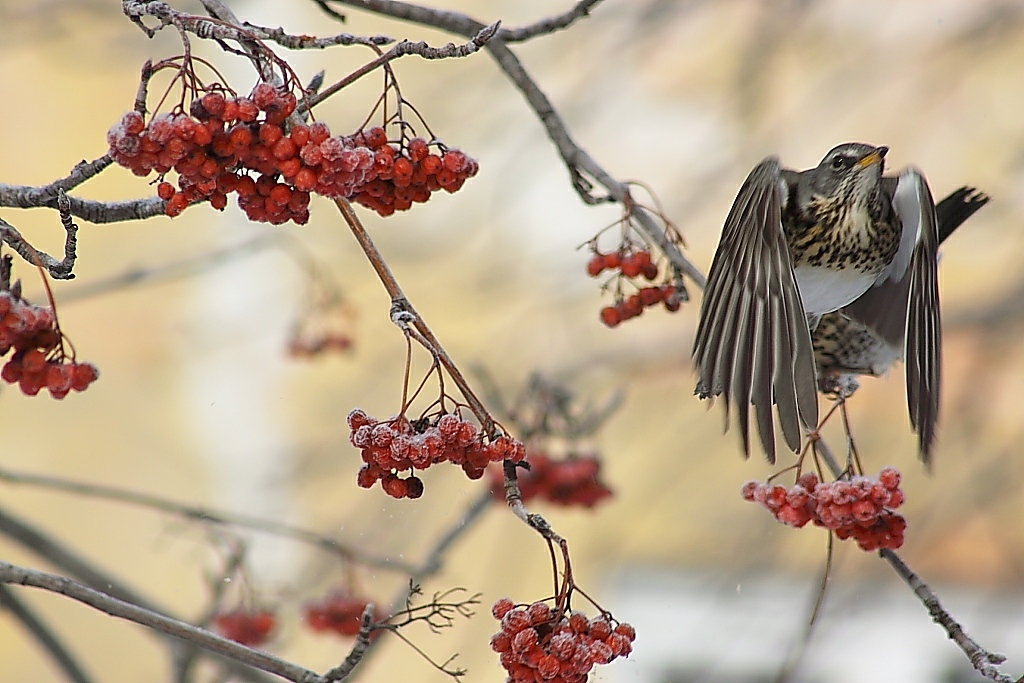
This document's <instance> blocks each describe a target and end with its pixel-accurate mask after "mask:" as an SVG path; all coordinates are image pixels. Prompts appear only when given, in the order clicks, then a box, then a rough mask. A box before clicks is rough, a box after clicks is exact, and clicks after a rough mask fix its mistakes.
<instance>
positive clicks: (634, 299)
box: [601, 285, 682, 327]
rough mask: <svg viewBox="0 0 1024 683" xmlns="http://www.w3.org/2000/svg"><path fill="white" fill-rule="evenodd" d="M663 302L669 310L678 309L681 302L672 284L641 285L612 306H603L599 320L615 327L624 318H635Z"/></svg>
mask: <svg viewBox="0 0 1024 683" xmlns="http://www.w3.org/2000/svg"><path fill="white" fill-rule="evenodd" d="M660 303H663V304H665V308H666V309H667V310H669V311H678V310H679V307H680V306H681V305H682V302H681V301H680V299H679V296H678V295H677V294H676V288H675V286H674V285H662V286H660V287H643V288H641V289H640V290H639V291H637V293H636V294H633V295H632V296H629V297H626V298H625V299H623V300H622V301H619V302H618V303H617V304H615V305H614V306H605V307H604V308H602V309H601V322H603V323H604V324H605V325H607V326H608V327H615V326H616V325H618V324H619V323H621V322H623V321H624V320H629V319H630V318H635V317H637V316H638V315H640V314H641V313H643V312H644V309H645V308H650V307H651V306H655V305H657V304H660Z"/></svg>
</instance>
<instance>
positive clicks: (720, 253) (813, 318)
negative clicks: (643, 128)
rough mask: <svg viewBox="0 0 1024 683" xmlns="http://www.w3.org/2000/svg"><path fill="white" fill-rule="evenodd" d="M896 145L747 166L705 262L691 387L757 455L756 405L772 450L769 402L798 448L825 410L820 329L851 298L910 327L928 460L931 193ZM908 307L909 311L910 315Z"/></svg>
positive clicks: (912, 391) (879, 320)
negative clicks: (889, 165) (801, 165)
mask: <svg viewBox="0 0 1024 683" xmlns="http://www.w3.org/2000/svg"><path fill="white" fill-rule="evenodd" d="M887 152H888V148H887V147H885V146H874V145H869V144H865V143H860V142H847V143H843V144H841V145H838V146H836V147H834V148H832V149H831V150H829V152H828V153H827V154H826V155H825V156H824V157H823V158H822V159H821V161H820V162H819V163H818V165H817V166H815V167H814V168H811V169H808V170H805V171H794V170H791V169H787V168H783V167H782V166H781V165H780V162H779V159H778V158H777V157H775V156H770V157H767V158H766V159H764V160H763V161H761V162H760V163H759V164H757V166H755V167H754V169H753V170H752V171H751V172H750V174H749V175H748V176H747V178H746V180H745V181H744V182H743V184H742V186H741V187H740V189H739V192H738V193H737V195H736V199H735V200H734V201H733V204H732V207H731V208H730V210H729V214H728V216H727V217H726V220H725V225H724V227H723V230H722V235H721V238H720V240H719V244H718V248H717V250H716V252H715V256H714V258H713V260H712V263H711V268H710V270H709V271H708V277H707V285H706V287H705V290H704V297H703V300H702V301H701V308H700V317H699V321H698V324H697V332H696V335H695V337H694V344H693V351H692V356H693V361H694V366H695V369H696V373H697V384H696V388H695V391H694V393H695V394H696V395H698V396H699V397H700V398H713V397H716V396H722V397H723V399H724V403H725V419H726V427H727V428H728V425H729V410H730V406H732V407H733V408H734V409H735V411H736V414H737V415H736V420H737V422H738V426H739V432H740V438H741V441H742V446H743V452H744V455H745V456H746V457H749V455H750V435H749V431H750V424H749V423H750V410H749V409H750V406H751V405H753V408H754V419H755V423H756V428H757V432H758V436H759V439H760V442H761V446H762V448H763V450H764V453H765V456H766V458H767V459H768V461H769V462H770V463H772V464H774V463H775V459H776V447H775V426H774V421H773V416H772V412H773V406H774V409H775V411H776V412H777V414H778V418H779V425H780V428H781V431H782V434H783V437H784V439H785V442H786V445H787V446H788V447H789V448H790V450H792V451H793V452H794V453H799V451H800V447H801V445H802V443H803V433H804V431H805V430H806V431H811V430H814V429H815V428H816V427H817V423H818V403H817V374H816V370H815V363H814V350H813V346H812V337H811V335H812V332H813V331H814V330H815V329H816V328H817V326H818V323H819V321H820V319H821V317H822V316H823V315H825V314H828V313H832V312H834V311H837V310H839V309H843V310H844V313H845V315H847V316H848V317H851V318H854V319H856V320H859V321H861V322H863V323H864V324H866V325H868V326H870V327H872V328H873V329H881V328H883V327H887V326H888V325H896V324H902V325H903V326H904V332H905V333H904V336H903V338H904V352H903V356H904V359H905V362H906V367H907V372H906V384H907V401H908V407H909V411H910V420H911V426H912V427H913V428H914V430H915V431H916V432H917V434H918V451H919V454H920V457H921V458H922V459H923V460H924V461H925V462H926V463H927V462H928V461H929V458H930V456H931V449H932V445H933V442H934V436H935V423H936V418H937V415H938V401H939V383H940V378H941V318H940V314H939V293H938V282H937V267H938V264H937V254H938V242H939V240H938V234H937V226H936V214H935V203H934V200H933V199H932V194H931V190H930V188H929V186H928V182H927V181H926V180H925V177H924V175H923V174H922V173H921V172H920V171H919V170H917V169H916V168H913V167H908V168H906V169H903V170H902V171H900V172H899V173H898V174H897V175H896V176H887V175H885V156H886V153H887ZM900 311H905V313H904V314H903V315H902V316H900Z"/></svg>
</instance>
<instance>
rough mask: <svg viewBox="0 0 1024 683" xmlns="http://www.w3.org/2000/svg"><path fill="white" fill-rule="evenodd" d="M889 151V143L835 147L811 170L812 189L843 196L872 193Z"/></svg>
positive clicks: (849, 144) (863, 196) (816, 191)
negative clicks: (877, 145) (885, 144)
mask: <svg viewBox="0 0 1024 683" xmlns="http://www.w3.org/2000/svg"><path fill="white" fill-rule="evenodd" d="M888 151H889V148H888V147H873V146H871V145H865V144H864V143H862V142H846V143H843V144H842V145H839V146H837V147H833V148H832V149H831V150H830V151H829V153H828V154H826V155H825V157H824V158H823V159H822V160H821V163H819V164H818V165H817V167H815V168H814V169H812V170H811V172H810V173H809V176H810V178H809V180H810V181H811V182H810V186H811V191H812V193H814V194H817V195H821V196H824V197H829V198H839V197H843V198H844V199H845V198H848V197H850V196H851V195H853V196H855V197H859V198H867V197H869V196H871V195H872V194H874V192H875V191H876V190H877V188H878V186H879V180H880V179H881V177H882V173H883V171H884V170H885V153H886V152H888Z"/></svg>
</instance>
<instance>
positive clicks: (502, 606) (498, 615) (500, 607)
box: [491, 598, 515, 619]
mask: <svg viewBox="0 0 1024 683" xmlns="http://www.w3.org/2000/svg"><path fill="white" fill-rule="evenodd" d="M514 607H515V603H513V602H512V601H511V600H510V599H509V598H498V599H497V600H496V601H495V602H494V604H493V605H491V614H492V615H493V616H494V618H495V619H502V618H504V616H505V615H506V614H508V613H509V612H511V611H512V609H513V608H514Z"/></svg>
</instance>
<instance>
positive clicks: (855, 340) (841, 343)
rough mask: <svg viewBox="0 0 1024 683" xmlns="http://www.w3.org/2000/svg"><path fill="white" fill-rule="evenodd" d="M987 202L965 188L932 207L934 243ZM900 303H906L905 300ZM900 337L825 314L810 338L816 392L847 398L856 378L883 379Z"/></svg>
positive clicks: (898, 329) (898, 331)
mask: <svg viewBox="0 0 1024 683" xmlns="http://www.w3.org/2000/svg"><path fill="white" fill-rule="evenodd" d="M989 201H990V197H989V196H988V195H987V194H985V193H983V192H981V191H979V190H978V189H977V188H974V187H966V186H965V187H961V188H958V189H957V190H954V191H953V192H951V193H950V194H949V195H947V196H946V197H945V198H943V199H942V200H941V201H940V202H939V203H937V204H936V205H935V222H936V228H937V235H938V240H939V244H940V245H941V244H942V243H943V242H944V241H945V240H946V238H947V237H949V236H950V235H951V234H952V233H953V231H954V230H956V229H957V228H958V227H960V225H961V224H963V223H964V221H966V220H967V219H968V218H970V217H971V216H973V215H974V214H975V213H976V212H977V211H978V209H980V208H981V207H983V206H985V204H988V202H989ZM900 300H901V301H903V302H906V298H901V299H900ZM905 315H906V308H905V307H904V308H903V313H902V314H901V315H898V316H896V317H895V319H894V322H895V321H900V320H902V319H903V318H904V316H905ZM904 334H905V329H904V327H903V326H901V325H898V324H895V325H891V326H889V328H883V329H874V328H872V327H869V326H868V325H866V324H864V323H863V322H861V321H860V320H858V319H857V318H856V317H851V316H849V315H847V314H846V313H844V312H843V310H842V309H840V310H839V311H834V312H832V313H826V314H825V315H823V316H822V317H821V320H820V321H819V322H818V327H817V328H815V330H814V334H813V336H812V340H811V343H812V345H813V348H814V365H815V368H816V369H817V371H818V388H819V389H820V390H821V391H822V392H823V393H827V394H845V395H848V394H849V393H852V390H853V389H855V388H856V377H857V376H860V375H869V376H874V377H880V376H882V375H884V374H885V373H886V372H888V370H889V368H890V367H892V365H893V363H895V362H896V361H897V360H900V359H901V358H902V356H903V345H904Z"/></svg>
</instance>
